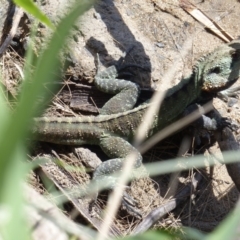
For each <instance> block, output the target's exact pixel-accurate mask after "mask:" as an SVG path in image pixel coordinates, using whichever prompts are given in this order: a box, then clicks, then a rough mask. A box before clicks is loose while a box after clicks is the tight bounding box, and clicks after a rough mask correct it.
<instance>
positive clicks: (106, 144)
mask: <svg viewBox="0 0 240 240" xmlns="http://www.w3.org/2000/svg"><path fill="white" fill-rule="evenodd" d="M99 145H100V147H101V148H102V150H103V151H104V152H105V153H106V154H107V155H108V156H109V157H111V158H112V159H110V160H107V161H105V162H103V163H102V164H100V165H99V166H98V168H97V169H96V170H95V172H94V174H93V181H95V182H96V183H97V182H98V180H105V181H106V182H108V184H109V183H110V189H112V188H114V187H116V178H115V177H113V176H110V174H112V173H114V172H116V171H120V170H122V167H123V164H124V161H125V160H126V157H127V155H128V154H130V153H131V152H134V153H136V156H137V157H136V159H135V162H134V168H138V167H140V165H141V163H142V156H141V154H140V152H139V151H138V150H137V149H136V148H134V147H133V146H132V145H131V144H130V143H129V142H127V141H126V140H124V139H123V138H121V137H116V136H104V137H102V138H101V139H100V144H99ZM124 196H125V198H129V201H126V200H124V199H123V200H122V204H123V206H124V207H125V209H126V210H127V212H128V213H129V214H130V215H133V216H135V217H138V218H139V216H141V214H140V213H139V212H138V211H137V210H136V209H135V207H134V206H133V205H131V204H130V202H133V201H132V199H131V198H130V197H129V196H128V194H126V193H125V194H124ZM96 197H97V196H95V198H96Z"/></svg>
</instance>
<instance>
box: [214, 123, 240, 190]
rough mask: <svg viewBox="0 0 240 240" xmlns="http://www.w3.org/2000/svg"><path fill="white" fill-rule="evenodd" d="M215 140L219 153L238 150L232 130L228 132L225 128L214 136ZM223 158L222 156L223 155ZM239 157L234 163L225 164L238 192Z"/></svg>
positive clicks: (239, 177) (239, 186)
mask: <svg viewBox="0 0 240 240" xmlns="http://www.w3.org/2000/svg"><path fill="white" fill-rule="evenodd" d="M216 139H217V141H218V144H219V147H220V149H221V151H222V152H223V151H230V150H235V151H239V150H240V145H239V143H238V142H237V141H236V139H235V137H234V135H233V133H232V130H230V129H229V128H228V127H225V128H224V129H223V130H222V132H221V134H217V135H216ZM223 158H224V155H223ZM239 160H240V157H239V158H238V159H236V161H238V162H236V163H229V164H226V168H227V171H228V174H229V176H230V177H231V178H232V180H233V182H234V183H235V186H236V187H237V189H238V191H239V192H240V161H239Z"/></svg>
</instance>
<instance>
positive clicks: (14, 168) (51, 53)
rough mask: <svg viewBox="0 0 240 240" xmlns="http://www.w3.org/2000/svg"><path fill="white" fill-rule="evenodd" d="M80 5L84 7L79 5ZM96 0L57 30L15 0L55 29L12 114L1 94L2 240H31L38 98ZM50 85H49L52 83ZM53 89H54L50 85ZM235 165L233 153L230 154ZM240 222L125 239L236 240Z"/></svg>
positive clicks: (239, 212) (237, 215)
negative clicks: (30, 140) (28, 214)
mask: <svg viewBox="0 0 240 240" xmlns="http://www.w3.org/2000/svg"><path fill="white" fill-rule="evenodd" d="M78 2H80V3H78ZM93 2H94V1H76V4H75V5H74V7H73V8H72V10H71V11H70V13H69V14H68V15H67V16H65V17H64V19H62V21H61V22H60V23H59V24H58V26H56V27H53V25H52V23H51V22H50V21H49V20H48V18H47V17H46V16H45V15H44V14H42V13H41V12H40V11H39V10H38V8H37V7H36V6H35V5H34V4H33V2H32V1H27V0H15V3H16V4H18V5H19V6H21V7H23V8H24V9H25V10H26V11H29V12H30V13H31V14H32V15H33V16H34V17H36V19H37V20H38V21H41V22H43V23H44V24H46V25H47V26H49V27H51V28H52V29H54V33H53V35H52V37H51V40H50V41H49V45H48V47H47V49H46V50H45V51H44V52H43V53H42V54H41V56H40V57H39V58H38V60H37V62H36V65H35V70H34V72H33V74H31V78H30V74H29V73H28V72H27V71H28V70H27V68H26V72H25V76H26V77H25V79H24V81H23V85H22V87H21V93H20V95H19V101H18V103H17V105H16V108H15V110H14V111H13V112H12V111H10V110H9V108H8V104H7V103H6V100H5V98H4V94H3V90H2V89H1V91H0V109H1V123H0V226H1V228H0V237H2V238H3V239H19V240H21V239H31V237H30V232H29V229H28V225H27V221H26V219H25V215H24V214H25V213H24V204H25V203H24V199H23V190H22V186H23V182H24V180H25V177H26V174H27V173H28V171H29V167H28V166H27V164H26V159H27V149H26V141H25V139H26V138H27V136H29V126H30V124H31V122H32V118H33V116H34V115H35V114H36V113H37V112H39V110H42V108H43V107H42V106H41V105H40V104H38V99H39V98H40V97H41V98H42V97H44V98H45V99H47V100H49V98H50V96H49V95H48V92H46V91H44V84H45V83H47V82H48V83H49V80H50V79H51V80H53V81H54V80H55V78H56V75H55V74H54V71H55V70H56V69H57V67H58V65H59V61H58V58H57V57H56V56H58V54H59V52H60V49H62V48H63V46H64V43H65V40H66V38H67V36H68V34H69V31H70V29H71V26H72V25H73V23H74V22H75V21H76V19H77V18H78V17H79V15H81V14H82V13H83V12H84V11H86V10H88V9H89V7H90V6H91V5H92V4H93ZM31 59H32V58H31V51H30V52H29V55H28V57H27V58H26V61H27V63H26V65H31V64H32V62H31ZM48 86H49V85H48ZM50 88H51V90H53V91H54V86H52V87H50ZM226 158H227V159H228V160H229V161H233V159H234V153H230V154H228V155H226ZM185 163H186V167H187V168H190V167H192V166H203V161H202V159H200V157H198V158H195V160H194V159H193V160H191V162H186V160H185ZM177 164H178V159H175V160H171V161H168V162H162V163H156V164H155V165H154V164H153V165H151V166H149V171H150V173H151V174H152V175H154V174H159V173H160V170H159V169H161V173H166V172H172V171H173V169H175V171H178V170H179V169H178V168H177ZM239 221H240V209H239V208H236V210H235V211H234V212H233V213H231V214H229V216H228V218H227V219H225V220H224V221H223V222H222V223H221V224H220V226H219V227H217V228H216V230H215V231H214V232H212V233H211V234H202V233H200V232H198V231H196V230H194V229H185V230H184V231H185V232H186V235H185V236H184V237H182V236H181V235H180V234H176V235H172V234H170V233H168V232H165V231H150V232H147V233H144V234H143V235H141V236H137V237H127V238H126V239H173V238H174V237H178V236H180V238H183V239H191V238H192V239H208V240H215V239H218V240H221V239H222V240H225V239H234V238H233V237H234V231H235V230H236V228H237V225H238V223H239Z"/></svg>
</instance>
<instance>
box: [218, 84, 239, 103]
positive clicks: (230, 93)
mask: <svg viewBox="0 0 240 240" xmlns="http://www.w3.org/2000/svg"><path fill="white" fill-rule="evenodd" d="M239 90H240V86H238V87H235V88H229V89H226V90H223V91H221V92H218V93H217V96H218V98H220V99H221V100H223V101H224V102H228V100H229V98H230V97H233V98H237V99H238V98H239V96H238V94H239Z"/></svg>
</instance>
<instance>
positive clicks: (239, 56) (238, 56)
mask: <svg viewBox="0 0 240 240" xmlns="http://www.w3.org/2000/svg"><path fill="white" fill-rule="evenodd" d="M229 53H230V54H231V56H232V58H233V59H234V60H240V49H233V50H230V51H229Z"/></svg>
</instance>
